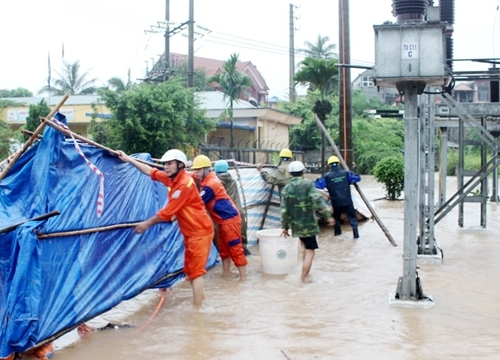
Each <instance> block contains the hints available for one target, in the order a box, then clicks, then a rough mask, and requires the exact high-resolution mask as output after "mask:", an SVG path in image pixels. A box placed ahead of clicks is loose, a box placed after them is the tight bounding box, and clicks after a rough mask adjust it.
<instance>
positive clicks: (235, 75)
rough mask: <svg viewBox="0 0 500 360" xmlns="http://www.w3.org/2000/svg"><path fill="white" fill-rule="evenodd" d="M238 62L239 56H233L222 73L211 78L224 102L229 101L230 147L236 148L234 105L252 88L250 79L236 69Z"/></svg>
mask: <svg viewBox="0 0 500 360" xmlns="http://www.w3.org/2000/svg"><path fill="white" fill-rule="evenodd" d="M237 62H238V54H232V55H231V56H230V58H229V60H227V61H225V62H224V64H223V66H222V73H219V74H215V75H213V76H212V77H211V78H210V81H215V82H217V83H218V84H219V85H220V87H221V89H222V92H223V93H224V100H228V105H229V107H228V109H227V114H228V117H229V121H230V122H231V128H230V129H231V143H230V145H229V146H230V147H231V148H233V147H234V135H233V131H234V121H233V120H234V119H233V104H234V102H235V101H238V99H239V98H240V96H241V92H242V91H243V90H245V89H246V88H247V87H249V86H250V84H251V81H250V78H249V77H248V76H246V75H244V74H242V73H241V72H239V71H238V70H237V69H236V63H237Z"/></svg>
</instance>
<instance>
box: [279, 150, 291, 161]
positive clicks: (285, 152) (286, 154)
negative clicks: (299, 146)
mask: <svg viewBox="0 0 500 360" xmlns="http://www.w3.org/2000/svg"><path fill="white" fill-rule="evenodd" d="M280 158H290V159H291V158H292V152H291V151H290V150H289V149H283V150H281V151H280Z"/></svg>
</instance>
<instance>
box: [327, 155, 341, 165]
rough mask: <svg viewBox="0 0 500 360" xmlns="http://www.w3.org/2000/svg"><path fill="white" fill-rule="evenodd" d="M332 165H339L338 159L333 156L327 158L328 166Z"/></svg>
mask: <svg viewBox="0 0 500 360" xmlns="http://www.w3.org/2000/svg"><path fill="white" fill-rule="evenodd" d="M334 163H340V160H339V158H338V157H336V156H335V155H334V156H330V157H329V158H328V165H331V164H334Z"/></svg>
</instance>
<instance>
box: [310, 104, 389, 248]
mask: <svg viewBox="0 0 500 360" xmlns="http://www.w3.org/2000/svg"><path fill="white" fill-rule="evenodd" d="M314 119H316V123H317V124H318V126H319V127H320V129H321V131H323V134H325V136H326V137H327V138H328V141H330V145H331V146H332V148H333V152H334V153H335V156H337V157H338V158H339V160H340V164H341V165H342V167H343V168H344V169H345V170H347V171H349V168H348V167H347V164H346V163H345V161H344V159H343V158H342V155H340V151H339V149H338V148H337V145H335V142H333V139H332V137H331V136H330V134H329V133H328V131H327V130H326V128H325V125H323V123H322V122H321V120H320V119H319V117H318V115H317V114H314ZM354 187H355V188H356V190H357V191H358V193H359V195H360V196H361V198H362V199H363V201H364V202H365V204H366V207H367V208H368V210H370V212H371V213H372V215H373V218H374V219H375V221H376V222H377V224H378V225H379V226H380V228H381V229H382V231H383V232H384V234H385V236H387V239H389V242H390V243H391V244H392V245H394V246H398V244H397V243H396V241H394V239H393V237H392V236H391V234H390V233H389V230H387V228H386V227H385V225H384V224H383V223H382V220H380V218H379V217H378V215H377V214H376V213H375V210H374V209H373V207H372V206H371V205H370V202H369V201H368V199H367V198H366V196H365V194H363V192H362V191H361V189H360V188H359V186H358V184H354Z"/></svg>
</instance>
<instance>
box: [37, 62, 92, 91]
mask: <svg viewBox="0 0 500 360" xmlns="http://www.w3.org/2000/svg"><path fill="white" fill-rule="evenodd" d="M55 72H56V74H57V75H58V76H59V78H58V79H56V80H55V81H54V85H53V86H51V87H50V88H49V86H48V85H45V86H44V87H42V88H41V89H40V90H39V91H38V94H42V93H46V92H47V93H49V94H51V95H64V94H69V95H90V94H94V93H95V92H96V88H95V87H94V83H95V81H96V79H95V78H92V79H89V77H90V74H89V70H87V71H83V72H82V70H81V69H80V62H79V61H78V60H77V61H75V62H74V63H68V62H66V61H63V68H62V71H61V72H58V71H55Z"/></svg>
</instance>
